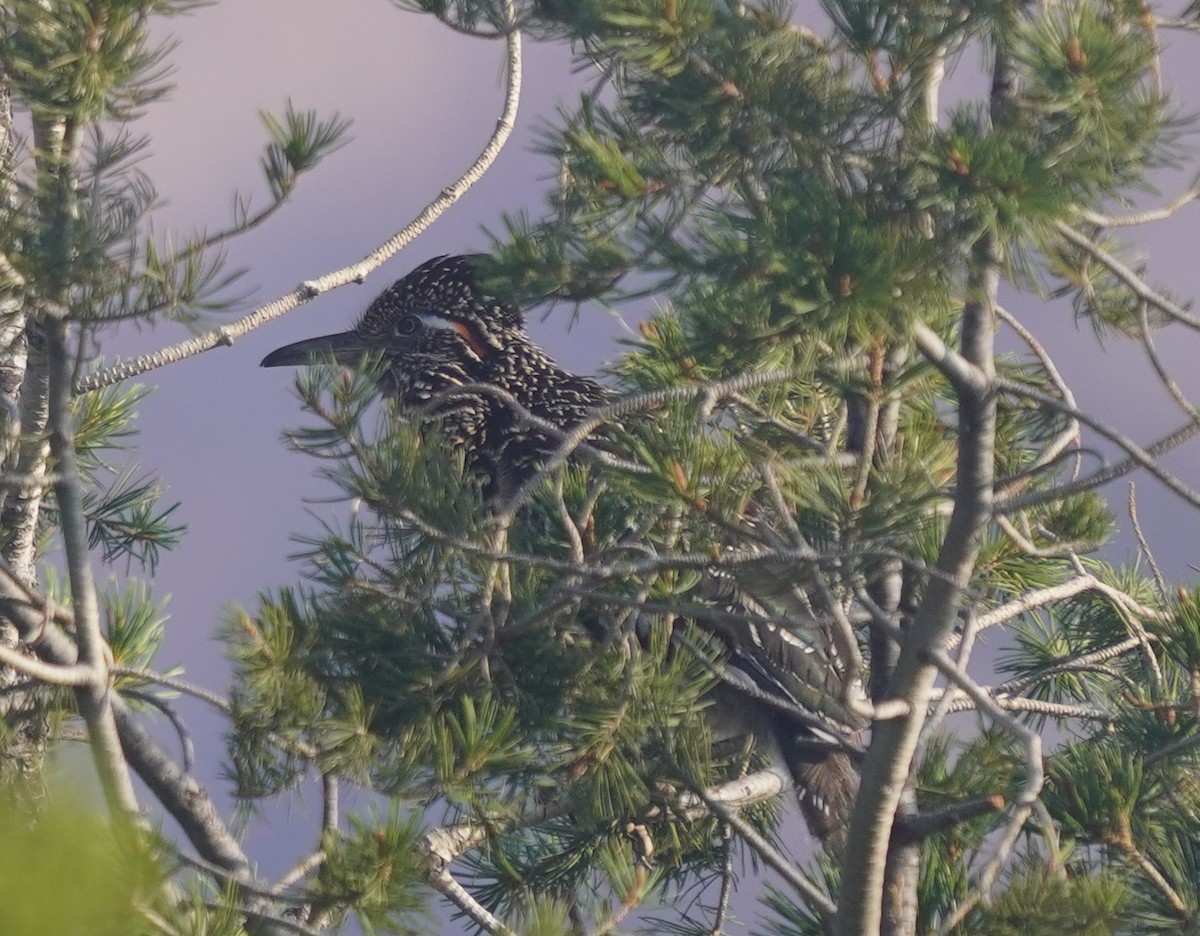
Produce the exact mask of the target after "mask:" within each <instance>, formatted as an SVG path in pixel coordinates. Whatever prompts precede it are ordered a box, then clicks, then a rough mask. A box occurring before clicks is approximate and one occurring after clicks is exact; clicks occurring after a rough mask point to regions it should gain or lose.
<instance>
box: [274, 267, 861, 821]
mask: <svg viewBox="0 0 1200 936" xmlns="http://www.w3.org/2000/svg"><path fill="white" fill-rule="evenodd" d="M476 262H477V261H476V260H475V259H474V258H472V257H463V256H458V257H437V258H435V259H433V260H430V261H429V262H427V263H424V264H422V265H421V266H419V267H417V268H416V269H415V270H413V271H412V272H411V273H409V274H408V275H407V276H405V277H404V278H403V279H400V280H398V281H397V282H395V283H394V284H392V285H391V286H390V287H388V289H386V290H385V291H384V292H383V293H382V294H381V295H380V296H379V297H378V298H376V299H375V301H374V302H372V303H371V305H370V306H369V307H368V308H367V311H366V313H365V314H364V315H363V317H362V319H361V320H360V321H359V323H358V324H357V325H356V326H355V327H354V328H353V329H352V330H351V331H348V332H341V333H339V334H334V335H326V336H323V337H320V338H310V339H308V340H305V341H299V342H296V343H295V344H290V345H287V346H286V347H283V348H279V349H278V350H276V351H273V352H272V353H270V354H269V355H267V356H266V357H265V358H264V359H263V361H262V366H263V367H281V366H290V365H300V364H311V363H319V362H321V361H329V360H333V361H337V362H339V363H345V364H354V363H357V362H359V361H361V360H362V359H363V358H364V357H365V356H366V355H369V354H377V355H380V356H381V359H382V360H381V366H382V367H383V370H382V375H381V380H382V383H383V390H384V392H385V393H386V394H387V395H389V396H391V397H394V398H395V399H396V401H397V402H398V403H399V404H400V406H401V407H402V408H404V409H408V410H410V411H417V412H419V413H421V414H422V416H423V417H428V418H431V419H435V420H436V423H437V425H439V426H440V427H441V430H442V431H443V432H445V433H446V434H447V435H448V437H449V439H450V441H451V442H452V443H453V444H454V445H455V446H458V447H460V448H461V449H462V450H463V453H464V457H465V464H466V467H467V470H468V471H471V472H473V473H475V474H476V475H478V476H479V477H481V478H482V479H483V481H484V484H485V493H486V495H487V496H488V497H489V499H491V500H493V501H503V500H505V499H507V498H508V497H509V496H510V495H511V494H512V493H513V492H514V491H516V490H517V489H518V488H519V487H520V486H521V485H523V484H524V483H525V482H526V481H527V480H528V479H529V478H530V477H531V476H532V475H533V474H534V473H535V472H536V471H537V470H538V467H539V466H540V465H541V463H542V462H543V461H544V460H545V459H546V458H547V457H548V456H550V455H551V454H552V453H553V452H554V451H555V450H556V449H557V448H558V447H559V445H560V444H561V434H560V433H561V432H565V431H569V430H570V429H571V428H573V427H574V426H576V425H577V424H578V423H579V422H581V421H582V420H583V419H584V418H585V417H587V416H588V415H589V414H590V413H592V412H593V411H594V410H595V409H596V408H597V407H600V406H603V405H604V404H606V403H608V402H610V401H612V400H613V399H614V394H613V393H612V391H610V390H609V389H608V388H606V387H604V386H603V385H601V384H600V383H598V382H597V381H595V380H592V379H591V378H589V377H581V376H579V375H576V374H572V373H570V372H568V371H565V370H563V369H562V368H561V367H559V366H558V365H557V364H555V363H554V361H553V360H551V359H550V357H549V356H548V355H547V354H546V353H545V352H544V351H543V350H542V349H541V348H539V347H538V346H537V345H536V344H534V342H533V341H531V340H530V339H529V337H528V336H527V335H526V333H525V330H524V316H523V314H522V312H521V310H520V309H518V308H516V307H515V306H513V305H511V304H509V303H506V302H503V301H501V300H499V299H497V298H495V297H493V296H491V295H489V294H487V293H486V292H485V291H484V290H483V289H482V288H481V287H480V285H479V281H478V278H477V275H476V271H475V264H476ZM489 388H492V389H494V390H498V391H500V393H496V392H489ZM513 402H515V403H516V404H517V405H518V406H519V407H521V408H522V409H524V410H525V411H526V412H528V413H529V414H531V415H532V416H534V417H536V418H537V419H539V420H544V421H545V422H546V423H547V424H550V425H552V426H554V427H556V428H557V429H558V430H560V433H552V432H547V431H545V430H544V429H540V428H538V426H537V425H536V424H535V423H534V422H533V421H532V420H529V419H528V418H525V417H523V416H522V415H521V414H520V412H519V411H517V410H516V409H515V408H514V406H513V405H512V404H513ZM701 597H702V598H703V600H704V601H705V602H706V603H707V604H709V605H710V606H713V607H715V608H718V609H720V611H721V613H723V614H725V615H727V616H729V617H732V618H738V617H740V618H743V619H744V626H741V625H739V626H737V627H732V628H731V627H727V626H725V627H711V628H709V630H711V631H715V632H717V633H718V636H719V637H720V639H721V641H722V643H723V644H724V645H725V647H726V650H727V653H726V668H727V678H726V679H725V681H724V682H723V684H722V687H721V690H722V692H723V693H724V697H723V698H722V699H720V700H719V702H718V704H717V705H714V706H713V708H714V710H718V711H724V713H725V714H726V715H727V714H728V711H727V710H728V709H729V708H730V707H731V705H732V707H733V708H735V709H739V710H740V712H741V714H742V715H743V716H744V717H741V718H738V719H733V720H732V723H733V724H736V725H740V730H741V732H742V733H743V734H744V733H749V732H753V733H754V734H755V736H756V737H757V738H758V739H759V741H760V745H761V747H762V748H764V749H766V750H767V751H768V753H771V754H773V755H774V756H777V757H779V758H781V759H782V760H784V761H785V763H786V764H787V766H788V769H789V771H790V772H791V774H792V777H793V779H794V781H795V784H796V790H797V794H798V796H799V800H800V804H801V806H802V809H803V812H804V815H805V819H806V820H807V822H808V825H809V828H810V829H812V830H813V832H814V833H815V834H817V835H818V836H819V837H820V838H821V839H823V840H829V839H830V838H831V837H832V839H833V840H834V841H836V840H837V839H838V838H839V835H840V832H841V827H842V824H843V823H844V821H845V817H846V813H847V811H848V809H849V806H850V804H851V802H852V799H853V796H854V792H855V787H856V776H857V775H856V771H855V769H854V767H853V765H852V762H851V760H850V759H849V757H848V756H847V755H846V753H844V751H841V750H839V749H838V747H837V744H829V743H826V742H828V741H830V740H832V739H829V738H823V737H822V734H821V732H820V731H819V730H818V731H814V730H813V728H812V723H811V722H808V723H806V722H805V721H804V720H803V719H797V718H796V717H795V715H794V714H793V715H791V716H789V714H788V712H789V710H790V711H791V712H793V713H795V712H797V711H799V710H800V709H801V708H802V707H803V704H802V703H800V702H798V700H797V698H796V693H794V692H790V691H789V689H788V686H789V683H792V684H795V682H796V680H797V678H798V679H799V682H801V683H803V684H804V685H806V686H808V687H812V686H813V685H814V682H815V683H816V684H817V685H822V684H823V683H828V682H829V680H828V679H823V673H822V670H824V669H828V668H829V659H830V658H829V656H828V654H827V652H823V651H821V650H820V648H819V647H818V648H816V652H814V643H813V641H812V640H811V633H812V631H813V627H814V622H813V621H812V615H811V611H810V612H808V620H807V621H804V622H787V621H785V622H783V623H782V625H781V622H780V621H779V612H778V611H776V612H774V613H772V612H769V611H767V610H764V604H763V603H761V602H759V601H757V600H756V599H755V598H754V597H752V596H751V595H750V594H748V593H747V592H746V590H745V589H744V588H743V587H742V586H741V584H740V583H739V582H738V581H736V580H734V579H732V578H731V577H730V576H728V575H724V576H716V575H715V574H714V576H713V577H712V578H711V579H710V581H709V582H708V583H707V584H706V586H704V587H703V588H702V589H701ZM768 605H769V606H773V607H776V608H777V607H778V603H774V605H770V603H768ZM785 614H786V612H785ZM790 626H795V627H796V628H797V629H799V628H804V629H805V630H806V631H807V632H808V633H809V634H810V639H809V640H807V641H797V640H794V639H792V637H791V634H790ZM801 670H804V671H805V672H804V673H803V675H802V676H800V675H799V671H801ZM814 670H815V672H814ZM810 694H811V693H810ZM772 702H775V703H779V704H771V703H772Z"/></svg>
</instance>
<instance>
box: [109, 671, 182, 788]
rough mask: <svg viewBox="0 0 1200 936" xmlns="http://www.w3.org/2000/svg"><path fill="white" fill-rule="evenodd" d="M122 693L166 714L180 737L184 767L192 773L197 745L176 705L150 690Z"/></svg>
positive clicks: (130, 690) (128, 690)
mask: <svg viewBox="0 0 1200 936" xmlns="http://www.w3.org/2000/svg"><path fill="white" fill-rule="evenodd" d="M121 695H123V696H124V697H125V698H127V699H136V700H137V701H139V702H141V703H143V704H144V705H149V706H152V707H153V708H156V709H158V711H160V712H162V714H163V715H165V716H166V718H167V721H169V722H170V723H171V727H172V728H174V729H175V734H176V736H178V738H179V747H180V752H181V753H182V754H183V769H184V770H185V771H187V772H188V773H191V772H192V771H193V770H195V769H196V745H195V744H194V743H193V742H192V733H191V732H190V731H188V727H187V724H186V723H185V722H184V720H183V719H182V718H180V716H179V713H178V712H177V711H175V707H174V706H173V705H171V704H170V703H169V702H168V701H167V700H166V699H160V698H158V697H157V696H155V695H152V694H151V693H149V692H139V691H138V690H137V689H126V690H124V691H123V692H122V693H121Z"/></svg>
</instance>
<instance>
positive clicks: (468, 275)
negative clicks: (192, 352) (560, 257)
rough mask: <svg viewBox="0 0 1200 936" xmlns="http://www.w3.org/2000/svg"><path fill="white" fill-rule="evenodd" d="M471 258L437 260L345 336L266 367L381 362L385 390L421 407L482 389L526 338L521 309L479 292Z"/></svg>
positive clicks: (303, 345) (289, 348)
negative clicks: (445, 395) (470, 388)
mask: <svg viewBox="0 0 1200 936" xmlns="http://www.w3.org/2000/svg"><path fill="white" fill-rule="evenodd" d="M478 263H479V258H478V257H474V256H457V257H435V258H434V259H433V260H430V261H428V262H426V263H423V264H421V266H419V267H417V268H416V269H415V270H413V271H412V272H411V273H409V274H408V275H407V276H405V277H404V278H403V279H400V280H397V281H396V282H395V283H393V284H392V285H391V286H389V287H388V288H387V289H385V290H384V291H383V292H382V293H381V294H380V295H379V296H378V297H377V298H376V299H375V301H374V302H372V303H371V305H370V306H369V307H368V308H367V311H366V312H365V313H364V314H363V317H362V319H361V320H360V321H359V322H358V324H357V325H355V326H354V328H353V329H351V330H350V331H347V332H340V333H338V334H336V335H323V336H321V337H319V338H309V339H306V340H304V341H297V342H296V343H295V344H290V345H286V346H285V347H282V348H279V349H278V350H276V351H272V352H271V353H270V354H268V355H267V356H266V357H265V358H263V361H262V366H263V367H286V366H294V365H298V364H313V363H320V362H322V361H328V360H330V358H332V359H333V360H334V361H337V362H339V363H343V364H355V363H358V362H359V361H361V360H362V359H363V358H364V357H366V356H367V355H370V354H378V355H380V356H381V357H382V359H383V362H384V365H385V368H386V370H385V371H384V375H383V380H384V382H385V385H386V388H387V390H388V391H389V392H390V393H392V394H394V395H395V396H396V397H398V398H399V399H400V401H401V402H402V403H408V404H410V405H419V404H421V403H424V402H426V401H428V400H429V398H430V397H431V396H432V395H434V394H437V393H439V392H440V391H442V390H445V389H447V388H448V387H450V386H454V385H462V384H469V383H473V382H485V381H486V379H487V374H488V373H489V372H490V370H491V368H492V367H493V365H494V364H495V359H496V358H497V356H500V355H503V354H505V353H506V351H507V350H508V349H509V348H510V347H512V346H513V344H514V342H515V341H519V340H521V339H522V338H523V331H522V329H523V325H524V318H523V316H522V314H521V311H520V309H518V308H516V307H515V306H513V305H510V304H508V303H505V302H502V301H501V300H499V299H497V298H495V297H494V296H491V295H489V294H488V293H486V292H485V291H484V290H483V289H482V288H481V287H480V285H479V280H478V277H477V273H476V266H477V264H478Z"/></svg>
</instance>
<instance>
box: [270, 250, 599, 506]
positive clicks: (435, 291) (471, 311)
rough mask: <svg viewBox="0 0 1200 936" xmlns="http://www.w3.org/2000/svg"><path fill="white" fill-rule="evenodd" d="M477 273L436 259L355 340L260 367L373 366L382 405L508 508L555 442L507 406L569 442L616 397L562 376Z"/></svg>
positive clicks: (373, 310) (289, 352)
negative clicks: (437, 432) (433, 422)
mask: <svg viewBox="0 0 1200 936" xmlns="http://www.w3.org/2000/svg"><path fill="white" fill-rule="evenodd" d="M480 262H481V257H480V256H479V255H460V256H441V257H435V258H434V259H432V260H430V261H428V262H426V263H423V264H421V265H420V266H419V267H417V268H416V269H414V270H413V271H412V272H411V273H409V274H408V275H407V276H405V277H403V278H402V279H399V280H397V281H396V282H395V283H393V284H392V285H391V286H389V287H388V288H387V289H385V290H384V291H383V292H382V293H381V294H380V295H379V296H378V297H377V298H376V299H375V300H374V301H373V302H372V303H371V304H370V305H369V306H368V307H367V310H366V312H365V313H364V314H363V316H362V318H361V319H360V320H359V322H358V324H356V325H355V326H354V328H353V329H351V330H350V331H346V332H341V333H338V334H333V335H324V336H321V337H317V338H309V339H306V340H304V341H298V342H295V343H294V344H290V345H286V346H285V347H282V348H279V349H277V350H275V351H272V352H271V353H270V354H268V355H267V356H266V357H265V358H263V361H262V366H263V367H285V366H295V365H300V364H312V363H316V362H320V361H328V360H330V359H331V358H332V360H334V361H335V362H337V363H340V364H355V363H358V362H360V361H361V360H362V359H363V358H364V357H365V356H367V355H370V354H378V355H380V356H381V358H382V363H383V371H382V376H381V378H380V379H381V383H382V390H383V392H384V394H385V395H387V396H390V397H392V398H394V399H395V400H396V401H397V403H399V404H400V406H401V408H402V409H405V410H408V411H413V412H419V413H421V414H422V415H424V416H427V417H434V418H436V419H437V420H438V422H439V424H440V426H441V430H442V431H443V432H444V433H445V435H446V437H447V439H448V440H449V441H450V443H451V445H452V446H454V447H456V448H459V449H461V450H462V452H463V456H464V460H465V463H466V469H467V471H468V473H470V474H473V475H476V476H478V477H480V478H481V479H483V481H484V485H485V490H484V493H485V496H486V497H487V498H488V499H489V500H490V501H492V502H503V501H505V500H507V498H508V497H509V496H511V495H512V493H513V492H514V491H516V490H518V489H520V487H521V486H522V485H523V484H524V483H525V482H526V481H527V480H528V479H529V478H530V477H531V476H532V475H533V474H534V473H535V472H536V471H537V468H538V466H539V465H540V464H541V463H542V461H543V460H544V459H545V458H546V457H547V456H549V455H550V454H552V453H553V452H554V451H555V449H556V448H557V447H558V446H559V444H560V442H561V434H560V433H551V432H547V431H546V430H545V429H543V428H539V427H538V426H537V425H536V424H532V421H531V420H528V419H525V418H523V415H522V413H521V412H520V411H518V410H516V409H514V407H513V406H512V403H511V402H510V400H515V402H516V403H517V404H518V405H519V407H520V408H521V410H524V411H525V412H526V413H528V414H530V415H532V416H534V417H536V419H538V420H542V421H544V422H546V423H549V424H551V425H553V426H554V427H556V428H557V429H559V430H561V431H562V432H568V431H570V430H571V429H572V428H574V427H575V426H576V425H578V423H580V422H581V421H582V420H583V419H585V418H586V417H587V416H588V415H589V414H591V413H592V412H593V411H594V410H595V409H596V408H598V407H600V406H603V405H605V404H606V403H609V402H611V401H612V399H613V398H614V396H615V395H614V394H613V392H612V391H611V390H610V389H609V388H607V387H605V386H604V385H603V384H601V383H600V382H599V381H597V380H594V379H593V378H591V377H586V376H581V375H578V374H573V373H571V372H570V371H567V370H565V369H563V368H561V367H559V366H558V365H557V364H556V363H555V362H554V361H553V360H552V359H551V358H550V356H549V355H548V354H546V352H545V351H543V350H542V349H541V348H540V347H539V346H538V345H537V344H536V343H535V342H533V341H532V340H531V339H530V338H529V336H528V335H527V334H526V332H525V317H524V314H523V313H522V312H521V310H520V309H519V308H518V307H517V306H515V305H512V304H510V303H507V302H504V301H502V300H500V299H497V298H496V297H494V296H491V295H489V294H488V293H486V292H485V291H483V290H482V289H481V288H480V285H479V278H478V272H477V270H478V266H479V264H480ZM488 388H493V389H495V390H498V391H501V393H500V394H497V393H489V392H488ZM501 394H503V395H501Z"/></svg>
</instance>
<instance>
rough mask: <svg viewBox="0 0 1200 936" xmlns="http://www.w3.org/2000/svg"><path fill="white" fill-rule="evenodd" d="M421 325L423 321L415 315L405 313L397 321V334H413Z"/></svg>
mask: <svg viewBox="0 0 1200 936" xmlns="http://www.w3.org/2000/svg"><path fill="white" fill-rule="evenodd" d="M420 327H421V322H420V320H419V319H418V318H417V317H416V316H415V315H403V316H401V317H400V320H399V321H397V322H396V334H397V335H411V334H413V333H414V332H416V330H417V329H418V328H420Z"/></svg>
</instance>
